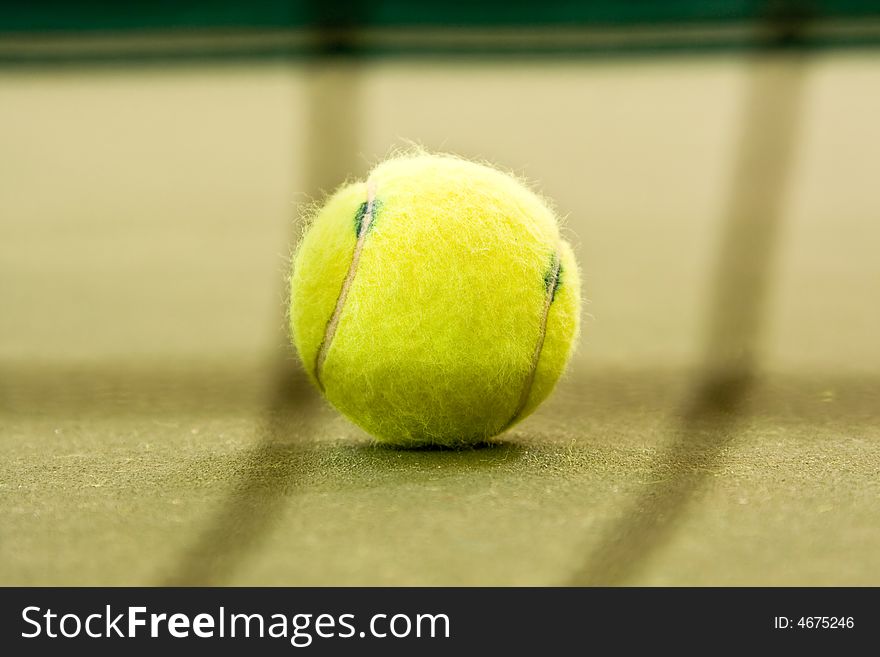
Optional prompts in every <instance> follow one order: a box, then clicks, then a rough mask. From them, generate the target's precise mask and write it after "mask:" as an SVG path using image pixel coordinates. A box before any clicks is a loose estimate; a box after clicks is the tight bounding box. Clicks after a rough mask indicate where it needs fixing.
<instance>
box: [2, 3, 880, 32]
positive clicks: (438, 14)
mask: <svg viewBox="0 0 880 657" xmlns="http://www.w3.org/2000/svg"><path fill="white" fill-rule="evenodd" d="M878 15H880V4H878V2H877V1H876V0H811V1H809V2H807V1H796V0H788V1H786V0H772V1H767V0H593V1H591V0H532V1H529V2H517V1H516V0H469V1H468V0H372V1H370V2H366V1H364V0H336V1H335V2H334V1H333V0H287V1H283V0H247V1H238V2H232V1H229V0H226V1H224V0H180V1H179V2H175V1H173V0H152V1H150V2H145V1H144V0H133V1H131V2H123V1H119V0H115V1H113V2H109V1H106V0H70V1H68V2H65V1H63V0H43V1H40V0H30V1H27V0H0V32H7V33H22V32H58V31H63V32H83V31H125V30H153V29H156V30H168V29H175V30H177V29H183V30H185V29H202V28H234V27H256V28H300V27H310V26H315V25H323V26H337V27H343V26H348V27H401V26H447V27H454V26H471V27H493V26H542V25H543V26H546V25H569V26H572V25H617V26H621V25H645V24H648V25H650V24H658V23H665V24H669V23H695V22H696V23H699V22H712V23H719V22H725V21H734V22H742V21H745V20H765V19H772V18H773V17H774V16H776V17H779V16H793V17H796V18H806V19H809V20H823V19H840V18H860V17H866V16H878Z"/></svg>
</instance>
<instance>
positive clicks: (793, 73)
mask: <svg viewBox="0 0 880 657" xmlns="http://www.w3.org/2000/svg"><path fill="white" fill-rule="evenodd" d="M800 26H801V24H800V22H798V21H797V20H795V19H793V18H792V17H791V16H782V17H777V18H776V19H774V22H773V23H772V24H771V27H772V28H773V30H774V34H775V39H776V43H775V44H773V45H775V46H776V47H778V46H779V45H780V43H781V44H789V43H791V44H792V45H797V43H796V42H797V33H798V29H799V28H800ZM752 66H753V69H752V71H751V74H750V78H749V85H748V88H747V91H746V96H745V105H744V113H743V132H742V136H741V139H740V142H739V148H740V150H739V152H738V154H737V158H736V168H735V177H734V180H733V184H732V186H731V199H730V202H729V204H728V212H727V216H726V218H725V221H724V234H723V236H722V242H721V245H720V246H721V249H720V253H719V256H718V259H717V263H718V264H717V268H716V271H715V279H714V284H713V287H712V288H711V290H710V294H711V297H710V299H711V305H710V309H709V310H710V312H709V315H708V322H707V332H706V338H705V345H704V356H703V364H702V366H701V371H702V374H700V375H699V376H697V379H696V382H695V385H694V386H693V388H692V392H691V394H690V398H689V399H688V400H687V401H686V402H685V404H684V405H683V407H682V409H681V411H680V413H679V416H680V420H679V421H678V422H677V423H676V424H675V426H673V427H672V428H671V429H670V431H669V439H668V446H667V447H666V448H665V450H664V451H663V452H662V453H661V454H660V456H659V457H658V458H657V459H656V461H655V462H654V463H653V465H652V467H651V470H650V472H649V474H648V475H647V476H646V481H647V482H652V483H646V484H645V486H644V488H643V489H642V491H641V492H640V493H639V494H637V496H636V498H635V499H634V500H633V501H632V503H631V504H630V505H629V507H628V508H627V509H626V510H625V511H624V512H623V514H622V515H621V517H620V519H619V520H618V521H616V522H613V523H612V524H611V526H610V527H607V528H605V529H604V531H602V533H601V536H602V538H601V539H600V541H599V543H598V545H597V546H596V547H595V548H594V549H593V550H592V552H591V553H590V554H589V555H588V556H587V558H586V560H585V561H584V563H583V565H582V567H581V568H580V569H579V570H577V571H576V572H575V573H574V574H573V575H572V577H571V578H570V580H569V582H568V583H569V584H570V585H574V586H613V585H624V584H627V583H629V582H631V581H632V580H633V579H634V578H635V577H637V576H638V575H639V574H640V573H641V572H642V571H643V569H644V568H645V566H646V563H647V561H648V560H649V558H650V557H651V556H652V555H653V554H654V553H656V552H657V551H658V550H659V549H661V548H662V547H663V546H664V545H665V544H666V543H667V542H668V541H669V539H670V538H671V537H672V536H673V535H674V533H675V531H676V529H677V528H678V525H679V524H680V522H681V521H682V519H683V518H684V516H685V514H686V512H687V510H688V508H689V507H690V505H691V504H693V503H694V502H695V501H696V500H697V499H699V497H700V495H701V493H702V492H703V490H704V488H705V486H706V483H707V479H708V477H709V476H710V474H711V473H713V472H716V471H717V470H718V469H719V468H721V467H722V465H723V461H724V455H725V452H726V451H727V450H728V449H729V447H730V446H731V444H732V443H733V442H734V440H735V439H736V436H737V432H738V429H739V426H740V423H741V422H742V419H743V411H744V410H745V405H746V403H747V401H748V395H749V392H750V389H751V385H752V381H753V380H754V378H755V370H756V363H757V356H756V350H757V348H758V346H759V340H760V337H761V333H762V328H763V323H764V322H763V320H764V307H765V303H766V297H767V292H768V287H769V281H770V279H771V274H772V268H773V263H774V255H775V252H776V246H777V235H778V232H779V224H780V222H781V217H782V214H783V201H784V194H785V191H786V187H787V182H788V178H789V174H790V171H791V164H792V159H793V153H794V149H795V145H796V137H797V129H798V124H799V119H800V112H801V98H802V93H803V87H804V79H805V64H804V62H803V55H802V54H801V53H800V52H799V51H797V52H794V51H793V52H791V53H787V54H784V55H777V56H772V57H766V58H760V57H758V58H756V59H755V61H754V62H753V64H752ZM653 482H660V483H653Z"/></svg>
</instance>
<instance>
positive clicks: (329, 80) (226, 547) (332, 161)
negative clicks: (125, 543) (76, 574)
mask: <svg viewBox="0 0 880 657" xmlns="http://www.w3.org/2000/svg"><path fill="white" fill-rule="evenodd" d="M312 9H313V11H314V12H315V26H316V27H315V29H316V35H317V36H318V38H319V39H322V40H323V42H322V47H321V54H322V57H320V58H318V59H317V60H315V61H314V62H312V63H311V64H310V66H309V67H308V68H307V69H306V75H307V79H306V89H307V93H308V99H307V101H308V117H307V122H306V126H305V134H306V136H307V145H306V154H305V157H304V158H303V161H304V162H305V166H306V167H307V171H306V175H307V182H306V189H309V190H314V191H318V190H323V191H329V190H331V189H333V188H334V187H335V186H336V185H338V184H339V183H340V182H341V181H342V180H343V179H344V177H345V175H347V174H348V173H350V172H352V171H355V170H356V164H357V163H355V162H353V161H352V158H353V157H354V155H355V154H356V153H357V144H358V141H359V139H358V133H359V130H360V122H359V118H360V102H359V97H360V94H359V86H360V85H359V83H360V71H359V69H358V65H357V63H356V62H354V61H351V60H347V59H343V58H340V57H339V55H345V54H346V53H347V52H348V50H349V48H348V45H349V44H348V41H347V40H348V39H351V38H352V35H351V34H350V33H349V32H347V31H345V30H341V31H340V30H333V29H330V28H331V27H333V26H328V25H325V24H324V22H323V21H322V16H323V13H324V12H325V9H322V5H321V3H318V2H315V3H312ZM354 18H357V17H354ZM287 295H288V290H287V278H286V272H285V278H284V293H283V296H284V298H285V299H286V298H287ZM284 306H285V308H286V306H287V303H286V302H285V304H284ZM284 317H285V321H284V322H283V324H284V325H285V326H284V328H283V330H281V331H279V335H278V343H279V344H284V345H287V344H288V339H287V333H286V330H287V328H286V323H287V322H286V310H285V316H284ZM279 319H280V318H279ZM276 361H277V362H278V363H280V364H279V365H278V366H277V367H276V371H275V372H274V374H273V377H274V384H273V391H272V393H271V395H270V398H269V399H268V400H267V403H266V407H265V410H264V411H263V414H262V418H261V420H260V422H259V425H258V429H257V433H258V435H259V442H258V444H257V445H256V446H255V447H254V448H253V449H252V450H251V451H250V452H249V453H248V454H246V455H245V456H244V457H243V458H242V459H241V460H240V461H239V462H238V463H235V464H233V466H232V470H231V474H233V477H234V479H233V482H232V483H231V485H230V491H229V493H228V495H227V497H226V499H225V500H224V501H223V502H222V503H221V504H220V507H219V508H218V510H217V511H216V513H215V514H214V516H213V517H212V518H210V519H209V520H208V521H207V522H206V524H205V526H204V528H203V529H202V530H201V531H200V533H198V534H197V536H196V537H195V539H194V542H193V544H192V545H191V546H190V547H189V548H188V549H187V550H186V551H185V552H184V554H183V555H182V556H181V557H180V559H179V561H178V563H177V564H176V565H175V567H174V568H173V570H172V573H171V575H170V576H168V577H167V578H166V579H165V581H163V582H161V584H163V585H165V586H212V585H213V586H216V585H222V584H224V583H226V582H228V581H229V580H230V578H231V577H232V576H233V575H234V574H235V572H236V570H237V569H238V568H239V567H240V565H241V564H242V562H243V561H244V559H245V558H247V557H248V556H249V555H250V554H251V553H253V552H254V551H255V550H256V549H257V548H258V547H259V545H260V543H261V541H262V540H263V539H264V538H265V537H266V535H267V534H268V533H269V532H270V531H271V530H272V528H273V527H274V526H275V523H276V522H277V520H278V518H279V515H280V512H281V511H282V510H283V508H284V506H285V505H286V504H287V503H288V502H289V498H290V496H291V495H295V494H296V492H297V491H299V490H301V489H302V486H303V482H304V481H305V475H307V474H308V472H309V470H310V469H311V467H312V465H313V463H314V459H315V447H314V445H313V443H310V442H306V441H303V440H291V439H290V436H297V437H299V438H302V437H307V436H308V435H309V433H310V431H309V428H310V427H309V423H310V420H309V418H310V416H312V415H313V411H314V407H315V404H316V403H317V399H318V397H317V395H316V393H314V392H312V391H310V390H308V383H307V381H306V379H305V376H304V374H303V373H302V371H294V368H293V367H291V366H290V364H289V354H288V352H287V350H286V349H282V348H279V349H278V354H277V355H276Z"/></svg>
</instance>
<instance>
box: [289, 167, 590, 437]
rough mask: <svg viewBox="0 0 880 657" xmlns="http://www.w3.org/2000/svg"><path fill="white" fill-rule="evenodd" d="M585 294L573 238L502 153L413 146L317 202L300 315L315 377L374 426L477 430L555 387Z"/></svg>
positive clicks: (301, 345)
mask: <svg viewBox="0 0 880 657" xmlns="http://www.w3.org/2000/svg"><path fill="white" fill-rule="evenodd" d="M365 218H366V219H367V221H366V222H365ZM355 254H357V257H355ZM353 263H354V264H353ZM340 299H342V300H343V302H340ZM579 304H580V286H579V274H578V267H577V263H576V261H575V259H574V255H573V252H572V250H571V248H570V247H569V245H568V244H567V243H566V242H565V241H564V240H563V239H561V238H560V235H559V226H558V222H557V219H556V217H555V215H554V213H553V211H552V210H551V209H550V208H549V207H548V205H547V204H546V203H545V202H544V201H543V200H542V199H541V198H540V197H539V196H537V195H536V194H534V193H533V192H531V191H530V190H529V189H528V188H527V187H526V186H524V185H523V184H522V183H521V182H519V181H518V180H517V179H515V178H514V177H512V176H510V175H508V174H506V173H503V172H501V171H498V170H496V169H494V168H491V167H488V166H484V165H481V164H477V163H473V162H469V161H465V160H462V159H459V158H456V157H453V156H445V155H442V156H441V155H428V154H418V155H414V156H405V157H398V158H394V159H391V160H388V161H386V162H384V163H382V164H380V165H379V166H378V167H376V168H375V169H374V170H373V171H372V172H371V173H370V175H369V177H368V182H358V183H354V184H349V185H346V186H343V187H342V188H341V189H339V190H338V191H337V192H336V193H335V194H334V195H333V196H332V197H331V198H330V199H329V200H328V201H327V203H326V204H325V205H324V207H323V208H321V209H320V210H319V211H318V212H317V213H316V214H315V216H314V217H312V220H311V222H310V224H309V228H308V230H307V231H306V234H305V235H304V237H303V240H302V242H301V243H300V245H299V247H298V248H297V251H296V254H295V256H294V263H293V272H292V276H291V310H290V327H291V333H292V336H293V341H294V344H295V345H296V348H297V350H298V352H299V355H300V357H301V359H302V361H303V364H304V366H305V369H306V371H307V372H308V373H309V375H310V377H311V378H312V380H313V381H314V382H315V383H316V384H317V385H318V386H319V387H320V388H321V389H322V391H323V392H324V395H325V396H326V398H327V399H328V400H329V401H330V402H331V404H333V406H335V407H336V408H337V409H339V410H340V411H341V412H342V413H343V414H344V415H346V416H347V417H348V418H349V419H351V420H352V421H353V422H354V423H355V424H357V425H359V426H360V427H361V428H363V429H364V430H365V431H367V432H368V433H370V434H371V435H373V436H374V437H376V438H378V439H380V440H383V441H386V442H392V443H397V444H426V443H428V444H440V445H456V444H472V443H478V442H482V441H485V440H487V439H489V438H491V437H493V436H495V435H497V434H499V433H500V432H502V431H504V430H505V429H507V428H508V427H510V426H512V425H513V424H515V423H516V422H518V421H519V420H521V419H523V418H524V417H526V416H528V415H529V414H530V413H531V412H532V411H534V409H535V408H536V407H537V406H538V405H539V404H540V403H541V401H543V400H544V399H545V398H546V397H547V395H549V394H550V392H551V391H552V389H553V386H554V385H555V383H556V381H557V380H558V378H559V376H560V375H561V374H562V372H563V370H564V368H565V365H566V363H567V361H568V359H569V356H570V354H571V351H572V349H573V346H574V343H575V339H576V336H577V334H578V326H579V321H578V320H579ZM328 327H329V329H330V330H329V331H328Z"/></svg>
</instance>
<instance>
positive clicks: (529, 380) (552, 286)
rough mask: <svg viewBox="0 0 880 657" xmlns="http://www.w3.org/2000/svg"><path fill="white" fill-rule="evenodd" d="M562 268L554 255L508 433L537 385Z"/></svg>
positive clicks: (558, 259)
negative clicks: (530, 353)
mask: <svg viewBox="0 0 880 657" xmlns="http://www.w3.org/2000/svg"><path fill="white" fill-rule="evenodd" d="M560 266H561V262H560V258H559V253H558V252H554V253H553V272H552V274H551V276H550V280H549V281H548V284H547V292H546V294H545V295H544V309H543V311H542V313H541V330H540V332H539V333H538V342H537V343H536V344H535V351H534V353H533V354H532V362H531V366H530V367H529V373H528V375H526V380H525V383H524V384H523V388H522V392H521V393H520V396H519V402H518V403H517V405H516V410H515V411H514V412H513V416H511V418H510V420H508V421H507V424H505V425H504V428H503V429H502V431H506V430H507V429H508V428H509V427H510V426H511V425H512V424H513V423H514V422H516V421H517V419H518V418H519V416H520V414H521V413H522V412H523V410H525V407H526V404H527V403H528V401H529V395H530V394H531V392H532V385H533V384H534V383H535V374H536V373H537V371H538V361H540V360H541V351H542V350H543V349H544V338H545V337H546V336H547V319H548V317H549V316H550V306H552V305H553V298H554V297H555V296H556V284H557V283H558V282H559V268H560Z"/></svg>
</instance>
